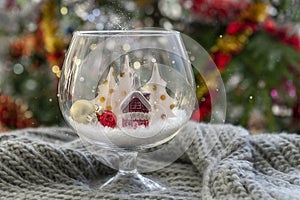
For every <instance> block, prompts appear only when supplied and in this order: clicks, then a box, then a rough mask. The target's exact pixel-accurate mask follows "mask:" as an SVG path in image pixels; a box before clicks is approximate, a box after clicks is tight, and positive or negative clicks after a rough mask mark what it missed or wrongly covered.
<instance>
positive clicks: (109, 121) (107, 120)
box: [97, 110, 117, 128]
mask: <svg viewBox="0 0 300 200" xmlns="http://www.w3.org/2000/svg"><path fill="white" fill-rule="evenodd" d="M97 118H98V121H99V122H100V123H101V124H102V125H103V126H108V127H110V128H115V127H116V126H117V117H116V116H115V114H114V113H113V112H111V111H109V110H104V111H103V112H101V114H99V115H97Z"/></svg>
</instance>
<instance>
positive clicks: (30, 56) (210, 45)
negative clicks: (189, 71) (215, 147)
mask: <svg viewBox="0 0 300 200" xmlns="http://www.w3.org/2000/svg"><path fill="white" fill-rule="evenodd" d="M0 16H1V18H2V19H3V20H2V21H1V22H0V25H1V26H0V27H1V28H0V34H1V35H2V37H1V42H2V44H3V45H1V47H0V56H1V61H0V64H1V66H0V77H1V79H0V92H1V95H2V96H3V100H1V99H0V125H1V124H2V127H4V128H6V129H12V128H23V127H27V126H37V125H54V124H61V123H62V121H63V120H62V118H61V115H60V112H59V109H58V104H57V101H56V85H57V80H58V77H59V76H60V69H61V66H62V61H63V56H64V53H65V50H66V48H67V45H68V43H69V41H70V38H71V34H72V32H73V31H74V30H78V29H98V30H103V29H131V28H140V27H163V28H166V29H176V30H179V31H181V32H183V33H185V34H186V35H189V36H191V37H192V38H193V39H195V40H196V41H198V42H199V43H200V44H201V45H202V46H203V47H204V48H205V49H206V50H207V51H208V52H209V53H210V54H211V56H212V58H213V59H214V61H215V63H216V65H217V66H218V68H219V70H220V71H221V73H222V77H223V78H224V82H225V87H226V91H227V97H228V100H227V101H228V102H227V103H228V119H227V122H228V123H233V124H240V125H243V126H245V127H247V128H249V129H250V130H251V131H253V132H259V131H282V130H287V131H298V132H300V125H299V124H300V123H299V122H300V89H299V88H300V87H299V84H300V82H299V81H298V77H299V76H300V75H299V73H300V70H299V69H300V66H299V61H300V44H299V38H300V34H299V30H300V29H299V25H298V22H299V19H300V3H299V1H297V0H276V1H275V0H274V1H272V0H270V1H257V0H256V1H255V0H243V1H237V0H151V1H145V0H135V1H134V0H128V1H117V0H113V1H111V0H77V1H72V0H55V1H47V0H29V1H25V0H5V1H2V3H0ZM6 47H8V48H6ZM191 59H192V58H191ZM195 77H196V78H197V83H198V86H199V87H198V91H197V95H198V98H199V102H200V105H199V107H200V108H199V112H198V114H199V113H200V116H201V119H202V120H204V121H205V120H207V119H209V113H210V94H208V92H207V88H206V86H205V83H204V82H203V80H202V78H201V75H198V74H195ZM0 98H1V96H0ZM7 99H10V102H11V104H8V103H7V102H8V101H7ZM8 105H11V106H12V107H13V108H14V109H15V110H16V111H15V113H19V114H15V115H8V114H7V113H10V114H11V113H12V112H8V110H11V109H9V108H11V107H8ZM18 105H19V107H18ZM21 107H22V109H23V110H22V109H21ZM4 113H6V114H4ZM26 120H27V121H28V123H20V121H21V122H25V121H26ZM17 121H19V123H17ZM20 124H21V125H20ZM0 127H1V126H0Z"/></svg>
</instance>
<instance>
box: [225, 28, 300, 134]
mask: <svg viewBox="0 0 300 200" xmlns="http://www.w3.org/2000/svg"><path fill="white" fill-rule="evenodd" d="M299 62H300V54H299V52H297V51H296V50H294V49H293V48H292V47H290V46H288V45H285V44H284V43H282V42H280V41H278V39H276V38H273V37H272V36H270V35H268V34H266V33H264V32H258V33H257V34H255V35H254V36H253V37H252V38H251V40H250V42H249V43H248V44H247V45H246V46H245V48H244V50H243V51H242V52H241V53H240V54H238V55H237V56H235V57H234V58H233V60H232V62H231V63H229V65H228V66H227V68H226V71H225V73H224V80H225V82H226V83H227V86H226V87H227V93H228V95H227V96H228V104H229V106H230V108H229V109H234V108H236V107H239V108H242V112H240V113H239V115H237V116H234V117H233V119H232V120H233V123H235V124H242V125H244V126H247V122H248V121H249V118H250V115H251V111H253V110H254V109H257V110H259V111H261V112H263V114H264V115H265V116H266V120H267V126H268V130H271V131H275V130H276V131H278V129H284V126H285V125H284V124H281V121H282V120H279V119H278V118H277V117H276V116H274V115H273V114H272V105H273V103H274V102H273V100H272V97H271V95H270V92H271V90H272V89H274V88H279V87H280V85H281V83H282V82H283V81H284V80H286V79H287V80H291V81H293V82H296V81H297V80H296V77H295V76H294V74H293V70H291V69H292V68H293V69H294V70H299V65H298V63H299ZM284 92H285V94H283V95H286V96H288V95H287V94H286V91H284ZM284 98H285V102H284V103H285V104H286V106H291V105H292V104H293V103H294V102H293V101H294V99H292V98H287V97H284ZM288 104H291V105H288ZM279 131H280V130H279Z"/></svg>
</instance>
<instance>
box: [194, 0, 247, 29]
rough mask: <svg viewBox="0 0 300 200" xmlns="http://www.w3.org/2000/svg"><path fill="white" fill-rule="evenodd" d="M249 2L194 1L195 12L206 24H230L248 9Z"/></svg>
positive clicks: (222, 0) (239, 0)
mask: <svg viewBox="0 0 300 200" xmlns="http://www.w3.org/2000/svg"><path fill="white" fill-rule="evenodd" d="M250 3H251V1H249V0H194V2H193V10H194V13H195V14H196V15H197V17H198V18H199V19H200V20H203V21H204V22H206V23H211V22H213V23H215V22H221V23H228V22H230V21H232V20H235V19H236V18H238V17H239V15H240V13H241V12H243V11H244V10H246V9H247V8H248V6H249V5H250Z"/></svg>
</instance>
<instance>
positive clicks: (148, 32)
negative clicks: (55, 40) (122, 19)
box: [73, 29, 180, 37]
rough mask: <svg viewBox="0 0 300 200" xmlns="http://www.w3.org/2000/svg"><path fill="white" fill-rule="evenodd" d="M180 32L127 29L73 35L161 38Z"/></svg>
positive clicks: (93, 31)
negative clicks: (148, 36)
mask: <svg viewBox="0 0 300 200" xmlns="http://www.w3.org/2000/svg"><path fill="white" fill-rule="evenodd" d="M179 34H180V32H179V31H176V30H166V29H128V30H78V31H75V32H74V33H73V35H75V36H83V37H84V36H94V37H102V36H103V37H104V36H105V37H107V36H117V35H120V36H133V35H134V36H138V35H141V36H145V35H151V36H162V35H179Z"/></svg>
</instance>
